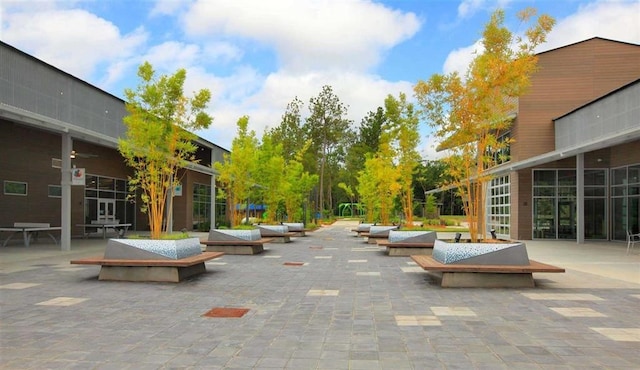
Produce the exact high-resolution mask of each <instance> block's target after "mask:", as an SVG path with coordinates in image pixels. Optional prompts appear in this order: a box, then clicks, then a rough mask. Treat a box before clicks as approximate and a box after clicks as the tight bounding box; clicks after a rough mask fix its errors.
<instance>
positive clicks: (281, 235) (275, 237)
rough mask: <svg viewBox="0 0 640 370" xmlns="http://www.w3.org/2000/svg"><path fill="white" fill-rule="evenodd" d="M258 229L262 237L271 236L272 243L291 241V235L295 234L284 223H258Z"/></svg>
mask: <svg viewBox="0 0 640 370" xmlns="http://www.w3.org/2000/svg"><path fill="white" fill-rule="evenodd" d="M258 230H260V235H261V236H262V237H263V238H271V242H272V243H291V237H292V236H296V233H294V232H291V231H289V228H288V227H286V226H284V225H258ZM285 230H286V231H285Z"/></svg>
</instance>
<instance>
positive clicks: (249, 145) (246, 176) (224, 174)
mask: <svg viewBox="0 0 640 370" xmlns="http://www.w3.org/2000/svg"><path fill="white" fill-rule="evenodd" d="M248 126H249V117H247V116H243V117H241V118H240V119H238V122H237V127H238V131H237V134H236V137H234V138H233V141H232V143H231V153H229V154H225V155H224V159H223V163H220V162H215V163H214V164H213V166H214V168H215V169H216V170H217V171H218V173H219V176H218V181H219V182H220V189H219V193H218V198H219V199H227V209H229V210H230V212H229V219H230V224H231V225H232V226H237V225H239V224H240V221H241V219H242V215H241V210H240V209H238V205H240V204H242V203H244V201H246V200H247V199H249V197H250V196H251V192H252V189H253V188H255V184H256V176H257V169H256V164H257V160H258V156H257V153H258V139H257V138H256V133H255V131H253V130H251V131H249V129H248ZM247 221H248V220H247Z"/></svg>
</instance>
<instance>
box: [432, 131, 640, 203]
mask: <svg viewBox="0 0 640 370" xmlns="http://www.w3.org/2000/svg"><path fill="white" fill-rule="evenodd" d="M635 140H640V127H635V128H631V129H628V130H624V131H621V132H617V133H612V134H610V135H607V136H603V137H600V138H598V140H593V141H590V142H585V143H582V144H580V145H576V146H573V147H568V148H564V149H561V150H555V151H553V152H549V153H545V154H541V155H538V156H535V157H531V158H528V159H525V160H523V161H519V162H514V163H511V162H508V163H504V164H501V165H499V166H496V167H494V168H492V169H490V170H487V171H486V173H487V174H489V175H492V176H499V175H504V174H507V173H510V172H513V171H518V170H523V169H526V168H531V167H535V166H539V165H542V164H546V163H549V162H554V161H558V160H561V159H565V158H569V157H573V156H575V155H578V154H581V153H588V152H592V151H594V150H599V149H604V148H609V147H612V146H615V145H620V144H625V143H628V142H632V141H635ZM453 188H455V186H448V187H443V188H438V189H433V190H429V191H427V192H426V193H427V194H436V193H439V192H442V191H445V190H449V189H453Z"/></svg>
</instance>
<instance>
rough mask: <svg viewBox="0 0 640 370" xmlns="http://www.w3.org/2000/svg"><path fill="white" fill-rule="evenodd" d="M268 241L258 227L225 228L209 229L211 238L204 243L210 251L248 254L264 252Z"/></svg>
mask: <svg viewBox="0 0 640 370" xmlns="http://www.w3.org/2000/svg"><path fill="white" fill-rule="evenodd" d="M267 241H268V240H266V239H263V238H262V236H261V234H260V230H258V229H249V230H247V229H240V230H227V229H223V230H211V231H209V238H208V239H207V240H206V241H204V242H202V243H203V244H205V245H206V246H207V251H208V252H223V253H224V254H244V255H247V254H259V253H262V252H264V243H266V242H267Z"/></svg>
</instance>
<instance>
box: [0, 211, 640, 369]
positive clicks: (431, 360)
mask: <svg viewBox="0 0 640 370" xmlns="http://www.w3.org/2000/svg"><path fill="white" fill-rule="evenodd" d="M353 227H354V224H353V223H349V222H338V223H336V224H334V225H332V226H330V227H324V228H321V229H320V230H318V231H315V232H313V233H308V236H307V237H298V238H292V240H293V242H291V243H286V244H273V243H270V244H267V247H268V250H266V251H265V252H264V253H262V254H259V255H226V256H223V257H222V258H219V259H216V260H213V261H210V262H208V263H207V264H206V266H207V273H206V274H203V275H199V276H197V277H194V278H191V279H189V280H187V281H185V282H182V283H178V284H175V283H129V282H109V281H98V280H97V275H98V272H99V267H98V266H78V265H70V264H69V260H71V259H74V258H78V257H85V256H91V255H97V254H100V253H101V252H102V251H104V246H105V242H104V241H103V240H73V241H72V251H70V252H61V251H59V249H58V248H59V247H57V246H54V245H48V246H47V245H38V244H34V245H32V246H31V247H29V248H24V247H21V246H17V245H16V246H10V247H7V248H3V249H2V250H0V298H1V300H0V302H1V303H0V320H1V321H0V323H1V326H0V368H2V369H331V370H335V369H367V370H370V369H394V370H398V369H500V368H502V369H513V368H517V369H578V368H579V369H589V368H594V369H595V368H598V369H601V368H609V369H637V368H640V320H639V312H640V309H639V307H640V255H639V254H638V252H637V251H636V253H635V254H630V255H626V253H625V252H626V245H622V244H620V243H617V244H616V243H601V245H599V244H590V245H587V246H576V245H575V243H574V244H573V245H571V244H567V243H565V244H561V243H554V242H544V243H543V242H531V243H529V242H528V243H527V246H528V249H529V254H530V257H531V258H532V259H536V260H539V261H541V262H545V263H550V264H555V265H558V266H561V267H565V268H566V269H567V273H566V274H534V278H536V281H537V283H538V285H539V286H538V287H537V288H535V289H443V288H440V287H439V286H438V285H437V284H436V282H435V281H434V280H433V278H432V277H431V276H430V275H428V274H427V273H426V272H424V271H421V270H420V269H418V268H416V266H415V264H413V262H412V261H411V259H410V258H409V257H389V256H386V255H385V254H384V253H383V251H382V250H381V249H378V248H377V247H376V246H375V245H370V244H367V243H365V241H364V239H363V238H357V237H355V233H353V232H351V231H350V230H351V229H352V228H353ZM204 235H205V236H204V237H206V234H204ZM288 262H289V263H288ZM291 262H302V264H300V263H291ZM213 308H244V309H248V310H249V311H248V312H246V313H245V314H244V315H243V316H242V317H236V318H220V317H208V316H205V314H206V313H208V312H209V311H211V310H212V309H213Z"/></svg>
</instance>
